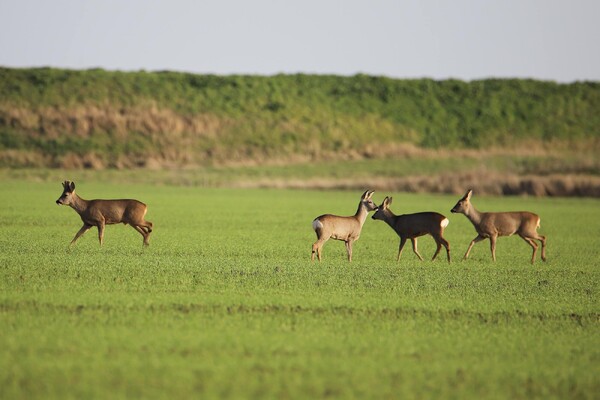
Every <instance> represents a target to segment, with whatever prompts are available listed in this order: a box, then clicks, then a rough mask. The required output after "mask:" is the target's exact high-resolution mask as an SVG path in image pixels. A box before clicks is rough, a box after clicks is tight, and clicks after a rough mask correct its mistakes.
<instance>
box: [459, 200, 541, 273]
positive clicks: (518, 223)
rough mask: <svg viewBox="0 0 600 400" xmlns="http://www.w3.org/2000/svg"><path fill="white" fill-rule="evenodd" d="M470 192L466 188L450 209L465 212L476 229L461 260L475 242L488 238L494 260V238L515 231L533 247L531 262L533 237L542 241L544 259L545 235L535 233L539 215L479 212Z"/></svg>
mask: <svg viewBox="0 0 600 400" xmlns="http://www.w3.org/2000/svg"><path fill="white" fill-rule="evenodd" d="M472 194H473V191H472V190H468V191H467V193H466V194H465V195H464V197H463V198H462V199H460V200H459V201H458V203H456V205H455V206H454V208H452V210H450V212H453V213H462V214H465V216H466V217H467V218H468V219H469V221H471V223H472V224H473V226H474V227H475V230H476V231H477V237H476V238H475V239H473V240H472V241H471V244H469V248H468V249H467V252H466V253H465V256H464V257H463V260H466V259H467V258H468V257H469V252H470V251H471V248H472V247H473V245H474V244H475V243H477V242H481V241H482V240H483V239H485V238H490V246H491V250H492V259H493V260H494V261H496V239H498V236H511V235H513V234H515V233H516V234H518V235H519V236H521V237H522V238H523V240H525V241H526V242H527V243H528V244H529V245H530V246H531V247H532V248H533V255H532V256H531V263H532V264H533V263H534V261H535V254H536V252H537V249H538V244H537V243H536V242H534V239H535V240H539V241H540V242H541V243H542V260H543V261H546V237H545V236H542V235H539V234H538V233H537V229H538V228H539V227H540V217H539V216H538V215H536V214H534V213H531V212H528V211H515V212H479V211H477V210H476V209H475V207H473V205H472V204H471V195H472Z"/></svg>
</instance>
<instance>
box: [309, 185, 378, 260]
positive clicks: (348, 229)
mask: <svg viewBox="0 0 600 400" xmlns="http://www.w3.org/2000/svg"><path fill="white" fill-rule="evenodd" d="M373 193H375V192H374V191H372V190H371V191H369V190H367V191H366V192H364V193H363V195H362V196H361V197H360V202H359V203H358V209H357V210H356V214H354V215H352V216H348V217H340V216H338V215H332V214H324V215H321V216H319V217H317V218H315V219H314V220H313V223H312V226H313V229H314V230H315V233H316V234H317V241H316V242H315V243H314V244H313V245H312V255H311V261H314V259H315V254H316V255H317V257H318V259H319V261H321V252H322V249H323V245H324V244H325V242H326V241H328V240H329V239H336V240H341V241H343V242H344V243H346V252H347V253H348V261H352V243H354V242H355V241H357V240H358V238H359V236H360V232H361V230H362V227H363V225H364V223H365V220H366V219H367V215H368V214H369V212H370V211H373V210H375V209H377V206H376V205H375V203H373V200H372V199H371V197H373Z"/></svg>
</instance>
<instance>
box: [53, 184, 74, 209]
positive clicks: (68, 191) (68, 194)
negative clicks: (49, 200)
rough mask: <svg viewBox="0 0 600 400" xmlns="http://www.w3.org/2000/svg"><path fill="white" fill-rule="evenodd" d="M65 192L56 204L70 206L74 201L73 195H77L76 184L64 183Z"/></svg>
mask: <svg viewBox="0 0 600 400" xmlns="http://www.w3.org/2000/svg"><path fill="white" fill-rule="evenodd" d="M62 185H63V192H62V194H61V195H60V197H59V198H58V200H56V204H58V205H65V206H68V205H69V204H71V201H72V200H73V195H74V194H75V182H71V181H64V182H63V184H62Z"/></svg>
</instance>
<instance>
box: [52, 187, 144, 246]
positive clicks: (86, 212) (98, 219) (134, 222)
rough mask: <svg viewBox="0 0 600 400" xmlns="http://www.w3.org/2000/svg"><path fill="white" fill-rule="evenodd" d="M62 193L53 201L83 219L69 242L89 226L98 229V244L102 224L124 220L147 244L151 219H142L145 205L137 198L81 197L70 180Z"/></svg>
mask: <svg viewBox="0 0 600 400" xmlns="http://www.w3.org/2000/svg"><path fill="white" fill-rule="evenodd" d="M62 185H63V193H62V194H61V195H60V197H59V198H58V200H56V204H58V205H66V206H71V207H72V208H73V209H74V210H75V211H77V214H79V216H80V217H81V220H82V221H83V226H82V227H81V229H80V230H79V232H77V234H75V237H74V238H73V240H71V245H73V244H75V242H76V241H77V239H79V237H80V236H81V235H83V234H84V233H85V232H87V231H88V230H89V229H90V228H91V227H93V226H95V227H97V228H98V239H99V240H100V246H102V242H103V240H104V226H105V225H111V224H118V223H123V224H125V225H127V224H129V225H131V226H132V227H133V228H134V229H135V230H136V231H138V232H139V233H140V234H141V235H142V236H143V238H144V242H143V243H144V246H148V240H149V239H150V233H151V232H152V222H149V221H146V220H144V216H145V215H146V211H147V207H146V205H145V204H144V203H142V202H140V201H137V200H130V199H124V200H84V199H82V198H81V197H79V196H78V195H77V194H76V193H75V183H74V182H70V181H64V182H63V184H62Z"/></svg>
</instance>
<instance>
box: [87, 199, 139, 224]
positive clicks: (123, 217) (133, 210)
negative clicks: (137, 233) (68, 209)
mask: <svg viewBox="0 0 600 400" xmlns="http://www.w3.org/2000/svg"><path fill="white" fill-rule="evenodd" d="M146 211H147V207H146V205H145V204H144V203H142V202H141V201H138V200H133V199H119V200H100V199H98V200H90V201H89V202H88V208H87V210H86V211H85V212H84V214H82V218H83V217H84V215H85V217H87V218H90V219H101V218H103V219H104V221H105V223H106V224H117V223H121V222H122V223H124V224H131V223H136V222H141V221H143V219H144V215H145V214H146Z"/></svg>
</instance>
